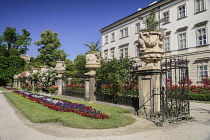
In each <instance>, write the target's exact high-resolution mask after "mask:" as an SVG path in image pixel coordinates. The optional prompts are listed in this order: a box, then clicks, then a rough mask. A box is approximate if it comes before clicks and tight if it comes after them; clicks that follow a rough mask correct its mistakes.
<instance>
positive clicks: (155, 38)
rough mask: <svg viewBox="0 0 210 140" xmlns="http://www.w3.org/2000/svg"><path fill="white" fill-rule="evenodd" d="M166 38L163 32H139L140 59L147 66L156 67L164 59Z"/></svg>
mask: <svg viewBox="0 0 210 140" xmlns="http://www.w3.org/2000/svg"><path fill="white" fill-rule="evenodd" d="M164 37H165V33H164V32H161V31H150V32H139V36H138V45H139V47H140V59H141V60H142V61H144V62H145V63H146V66H156V65H157V62H159V61H160V60H161V59H162V58H163V54H164V53H163V49H162V46H163V44H164V43H163V39H164Z"/></svg>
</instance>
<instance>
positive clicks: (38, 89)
mask: <svg viewBox="0 0 210 140" xmlns="http://www.w3.org/2000/svg"><path fill="white" fill-rule="evenodd" d="M41 89H42V86H41V85H39V84H35V85H34V91H36V92H37V93H38V92H39V91H40V90H41Z"/></svg>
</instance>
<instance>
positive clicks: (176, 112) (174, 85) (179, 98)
mask: <svg viewBox="0 0 210 140" xmlns="http://www.w3.org/2000/svg"><path fill="white" fill-rule="evenodd" d="M160 80H161V81H160V82H161V87H162V88H161V114H162V120H163V121H165V120H169V119H175V120H176V119H179V118H182V117H184V116H188V115H189V114H190V109H189V106H190V105H189V84H190V81H191V80H190V79H189V76H188V60H187V58H183V57H178V58H170V59H164V60H162V62H161V78H160Z"/></svg>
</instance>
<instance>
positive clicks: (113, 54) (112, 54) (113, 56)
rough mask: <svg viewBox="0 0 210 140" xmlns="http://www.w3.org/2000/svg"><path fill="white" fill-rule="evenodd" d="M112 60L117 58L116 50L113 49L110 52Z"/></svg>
mask: <svg viewBox="0 0 210 140" xmlns="http://www.w3.org/2000/svg"><path fill="white" fill-rule="evenodd" d="M110 58H111V59H114V58H115V48H112V49H111V50H110Z"/></svg>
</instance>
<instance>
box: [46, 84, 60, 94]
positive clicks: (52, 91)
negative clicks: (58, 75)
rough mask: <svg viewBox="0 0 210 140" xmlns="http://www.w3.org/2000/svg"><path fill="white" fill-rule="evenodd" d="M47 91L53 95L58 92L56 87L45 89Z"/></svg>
mask: <svg viewBox="0 0 210 140" xmlns="http://www.w3.org/2000/svg"><path fill="white" fill-rule="evenodd" d="M47 90H48V91H49V92H50V93H51V94H53V93H55V92H56V91H57V90H58V87H57V86H50V87H48V88H47Z"/></svg>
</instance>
